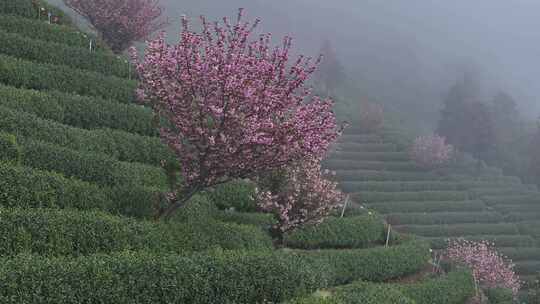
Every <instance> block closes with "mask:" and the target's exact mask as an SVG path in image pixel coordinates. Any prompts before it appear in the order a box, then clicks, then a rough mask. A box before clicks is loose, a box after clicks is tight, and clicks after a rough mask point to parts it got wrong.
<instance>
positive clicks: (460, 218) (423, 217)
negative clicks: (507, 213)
mask: <svg viewBox="0 0 540 304" xmlns="http://www.w3.org/2000/svg"><path fill="white" fill-rule="evenodd" d="M385 217H386V219H387V221H388V222H390V223H392V224H393V225H437V224H438V225H441V224H462V223H499V222H503V221H504V219H503V217H502V215H500V214H499V213H497V212H489V211H485V212H437V213H427V212H424V213H391V214H388V215H386V216H385Z"/></svg>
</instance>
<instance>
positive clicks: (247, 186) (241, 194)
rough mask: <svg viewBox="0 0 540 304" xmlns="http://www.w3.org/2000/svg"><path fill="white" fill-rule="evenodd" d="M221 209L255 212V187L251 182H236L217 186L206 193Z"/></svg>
mask: <svg viewBox="0 0 540 304" xmlns="http://www.w3.org/2000/svg"><path fill="white" fill-rule="evenodd" d="M205 193H206V195H207V196H208V197H209V198H210V200H212V201H213V202H214V203H215V204H216V206H217V207H218V208H220V209H234V210H236V211H239V212H255V211H257V205H256V202H255V199H254V197H255V185H254V184H253V183H252V182H249V181H243V180H236V181H233V182H230V183H226V184H222V185H219V186H216V187H215V188H214V189H211V190H209V191H206V192H205Z"/></svg>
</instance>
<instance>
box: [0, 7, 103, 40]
mask: <svg viewBox="0 0 540 304" xmlns="http://www.w3.org/2000/svg"><path fill="white" fill-rule="evenodd" d="M14 2H17V1H14ZM0 12H1V10H0ZM0 29H1V30H3V31H6V32H9V33H14V34H19V35H22V36H25V37H28V38H32V39H34V40H44V41H50V42H58V43H63V44H65V45H70V46H74V47H82V48H89V46H90V39H92V41H93V42H96V41H97V39H96V37H94V36H93V35H90V34H86V33H82V32H80V31H79V30H77V29H75V28H73V27H69V26H64V25H57V24H47V23H45V22H43V21H40V20H32V19H24V18H20V17H17V16H9V15H2V14H0ZM94 45H95V47H96V49H97V50H103V49H104V46H103V44H102V43H100V42H99V41H97V44H96V43H94Z"/></svg>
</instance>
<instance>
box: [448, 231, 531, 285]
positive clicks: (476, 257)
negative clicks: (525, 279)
mask: <svg viewBox="0 0 540 304" xmlns="http://www.w3.org/2000/svg"><path fill="white" fill-rule="evenodd" d="M447 255H448V257H449V258H450V260H452V261H454V262H457V263H462V264H464V265H466V266H468V267H470V268H471V270H472V272H473V276H474V278H475V280H476V281H477V283H478V284H479V285H480V286H482V287H486V288H497V287H499V288H508V289H511V290H512V292H513V293H514V295H517V293H518V291H519V289H520V288H521V281H520V280H519V277H518V275H517V274H516V273H515V271H514V264H513V263H512V261H511V260H509V259H507V258H505V257H503V256H502V255H500V254H499V253H498V252H497V250H495V248H494V244H491V243H488V242H486V241H481V242H471V241H466V240H454V241H451V242H450V246H449V247H448V249H447Z"/></svg>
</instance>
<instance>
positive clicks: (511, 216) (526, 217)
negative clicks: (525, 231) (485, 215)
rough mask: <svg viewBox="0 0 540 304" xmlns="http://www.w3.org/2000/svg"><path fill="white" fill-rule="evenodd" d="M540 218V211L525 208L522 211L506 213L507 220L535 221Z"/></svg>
mask: <svg viewBox="0 0 540 304" xmlns="http://www.w3.org/2000/svg"><path fill="white" fill-rule="evenodd" d="M539 218H540V211H539V210H537V211H531V210H524V211H521V212H510V213H507V214H505V215H504V219H505V221H507V222H520V221H534V220H538V219H539Z"/></svg>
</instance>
